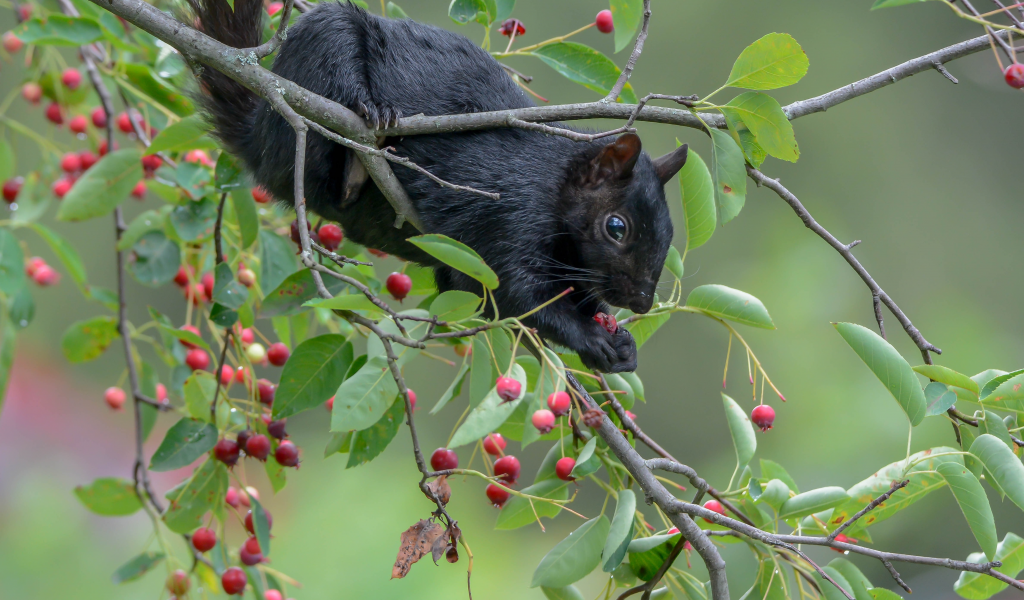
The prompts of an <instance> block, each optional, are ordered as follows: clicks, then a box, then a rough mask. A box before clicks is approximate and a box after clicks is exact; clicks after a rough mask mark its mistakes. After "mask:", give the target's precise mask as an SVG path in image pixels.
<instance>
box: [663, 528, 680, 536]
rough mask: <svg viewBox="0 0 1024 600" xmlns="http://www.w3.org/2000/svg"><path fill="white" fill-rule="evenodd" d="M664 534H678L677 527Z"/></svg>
mask: <svg viewBox="0 0 1024 600" xmlns="http://www.w3.org/2000/svg"><path fill="white" fill-rule="evenodd" d="M665 533H666V534H668V535H675V534H677V533H679V528H678V527H673V528H671V529H669V530H668V531H666V532H665Z"/></svg>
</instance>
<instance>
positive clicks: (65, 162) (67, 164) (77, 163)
mask: <svg viewBox="0 0 1024 600" xmlns="http://www.w3.org/2000/svg"><path fill="white" fill-rule="evenodd" d="M60 168H61V169H63V170H64V171H65V172H66V173H74V172H75V171H78V170H80V169H81V168H82V159H81V158H78V155H77V154H75V153H74V152H68V153H67V154H65V155H64V157H63V158H61V159H60Z"/></svg>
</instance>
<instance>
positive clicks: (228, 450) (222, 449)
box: [213, 438, 239, 467]
mask: <svg viewBox="0 0 1024 600" xmlns="http://www.w3.org/2000/svg"><path fill="white" fill-rule="evenodd" d="M238 452H239V448H238V442H236V441H235V440H229V439H228V438H224V439H222V440H220V441H219V442H217V444H216V445H215V446H214V447H213V456H214V457H215V458H216V459H217V460H219V461H220V462H222V463H224V464H226V465H227V466H229V467H233V466H235V463H237V462H238Z"/></svg>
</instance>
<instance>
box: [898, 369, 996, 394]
mask: <svg viewBox="0 0 1024 600" xmlns="http://www.w3.org/2000/svg"><path fill="white" fill-rule="evenodd" d="M914 371H916V372H917V373H920V374H921V375H924V376H925V377H927V378H928V379H932V380H935V381H938V382H939V383H944V384H946V385H952V386H955V387H959V388H964V389H965V390H970V391H971V392H972V393H973V394H974V395H975V396H977V395H978V394H979V393H980V392H981V390H980V389H979V388H978V384H977V383H975V382H974V380H972V379H971V378H970V377H968V376H966V375H961V374H960V373H957V372H956V371H954V370H953V369H950V368H947V367H943V366H940V365H918V366H916V367H914Z"/></svg>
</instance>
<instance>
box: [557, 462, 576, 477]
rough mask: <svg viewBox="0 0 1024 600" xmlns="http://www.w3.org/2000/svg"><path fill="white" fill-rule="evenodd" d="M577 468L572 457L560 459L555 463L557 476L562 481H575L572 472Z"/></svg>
mask: <svg viewBox="0 0 1024 600" xmlns="http://www.w3.org/2000/svg"><path fill="white" fill-rule="evenodd" d="M574 468H576V459H575V458H573V457H571V456H566V457H565V458H560V459H558V462H556V463H555V475H556V476H557V477H558V478H559V479H561V480H562V481H573V480H574V479H575V477H572V476H571V473H572V470H573V469H574Z"/></svg>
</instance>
